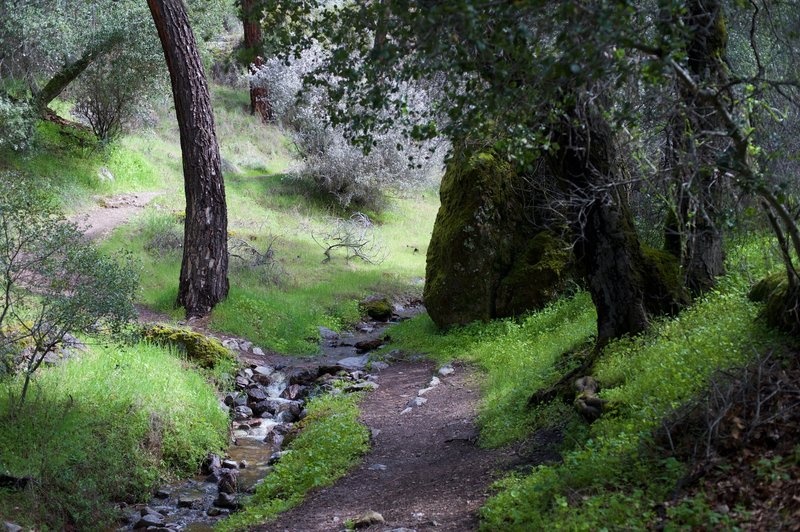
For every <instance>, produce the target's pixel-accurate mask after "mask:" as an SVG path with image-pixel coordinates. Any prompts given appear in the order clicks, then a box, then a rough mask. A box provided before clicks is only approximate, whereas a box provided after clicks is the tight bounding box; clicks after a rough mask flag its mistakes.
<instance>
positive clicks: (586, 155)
mask: <svg viewBox="0 0 800 532" xmlns="http://www.w3.org/2000/svg"><path fill="white" fill-rule="evenodd" d="M574 99H575V100H576V101H577V102H578V103H576V104H575V105H574V106H572V107H571V109H570V110H569V112H568V113H567V115H568V116H566V117H565V118H564V119H563V120H562V121H561V123H560V124H558V125H557V126H556V128H555V129H554V131H553V136H554V140H555V141H556V142H557V143H558V146H559V149H558V150H556V151H555V152H554V153H551V154H550V156H549V160H548V165H549V167H550V169H551V171H552V172H553V174H554V175H555V176H556V177H557V178H558V179H559V181H560V182H561V186H562V187H563V189H564V191H565V193H566V194H567V195H568V197H569V198H570V203H571V204H572V208H573V210H574V212H573V214H572V218H573V220H574V222H573V232H574V234H575V238H576V245H575V256H576V260H577V261H578V263H579V265H580V267H581V270H582V273H583V275H584V276H585V277H586V280H587V281H588V288H589V292H590V293H591V295H592V301H593V302H594V304H595V306H596V307H597V343H598V345H600V346H602V345H604V344H605V343H606V342H607V341H608V340H610V339H612V338H616V337H619V336H622V335H624V334H636V333H639V332H641V331H643V330H644V329H645V328H646V327H647V325H648V323H649V320H648V316H649V314H650V312H649V309H648V300H649V297H648V295H647V294H646V291H648V290H649V291H657V288H656V287H652V286H646V276H645V273H644V272H645V269H646V266H645V258H644V255H643V253H642V249H641V246H640V244H639V238H638V236H637V234H636V230H635V229H634V225H633V215H632V213H631V211H630V209H629V207H628V199H627V195H626V194H625V193H624V190H623V189H622V185H620V183H622V182H623V181H624V179H623V178H622V176H621V175H620V167H619V162H618V157H617V152H616V150H617V148H616V141H615V139H614V135H613V132H612V131H611V128H610V127H609V125H608V123H607V122H606V121H605V119H603V117H602V114H601V112H600V110H599V109H597V108H596V107H595V106H594V104H591V103H589V102H588V101H587V99H586V98H581V97H580V95H577V94H576V95H575V96H574Z"/></svg>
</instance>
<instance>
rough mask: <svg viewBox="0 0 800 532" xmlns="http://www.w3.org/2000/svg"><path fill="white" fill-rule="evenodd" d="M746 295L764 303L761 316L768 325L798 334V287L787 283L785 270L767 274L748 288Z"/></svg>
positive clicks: (799, 312) (799, 288)
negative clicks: (748, 291)
mask: <svg viewBox="0 0 800 532" xmlns="http://www.w3.org/2000/svg"><path fill="white" fill-rule="evenodd" d="M748 297H749V298H750V299H751V300H752V301H756V302H761V303H766V306H765V307H764V311H763V316H764V317H765V318H766V320H767V323H768V324H769V325H770V326H772V327H775V328H777V329H780V330H782V331H785V332H788V333H790V334H793V335H795V336H797V335H800V287H798V286H792V284H791V283H789V278H788V276H787V275H786V272H778V273H773V274H770V275H767V276H766V277H765V278H763V279H761V280H760V281H759V282H757V283H756V284H755V285H754V286H753V288H752V289H750V293H749V294H748Z"/></svg>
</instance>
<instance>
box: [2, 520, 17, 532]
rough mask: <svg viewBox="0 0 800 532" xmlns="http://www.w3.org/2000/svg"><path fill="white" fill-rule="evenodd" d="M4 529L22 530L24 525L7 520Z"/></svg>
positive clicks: (9, 531)
mask: <svg viewBox="0 0 800 532" xmlns="http://www.w3.org/2000/svg"><path fill="white" fill-rule="evenodd" d="M3 530H5V532H20V531H21V530H22V527H21V526H19V525H18V524H16V523H12V522H11V521H6V522H4V523H3Z"/></svg>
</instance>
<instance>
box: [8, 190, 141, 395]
mask: <svg viewBox="0 0 800 532" xmlns="http://www.w3.org/2000/svg"><path fill="white" fill-rule="evenodd" d="M28 186H30V184H29V183H27V182H26V181H25V180H24V179H20V180H19V181H17V182H16V183H10V184H3V186H2V188H0V286H2V292H0V299H1V301H0V344H2V346H3V347H8V346H13V345H23V343H25V342H27V343H29V344H30V349H29V352H28V353H27V354H26V360H25V364H24V368H25V369H24V376H25V380H24V385H23V387H22V391H21V394H20V397H19V399H18V401H19V404H20V405H22V403H23V402H24V400H25V395H26V392H27V390H28V384H29V381H30V379H31V377H32V376H33V373H34V372H35V371H36V370H37V369H38V368H39V366H40V365H41V364H42V362H43V361H44V359H45V357H46V356H47V355H48V354H49V353H50V352H52V351H53V350H54V349H55V348H56V346H58V345H59V344H60V343H61V342H62V340H63V339H64V337H65V336H66V335H67V334H69V333H79V332H86V331H90V330H92V331H93V330H97V329H98V328H100V327H103V326H109V327H111V328H112V329H117V328H119V327H120V326H121V325H122V324H124V323H125V322H126V321H128V320H130V319H131V318H132V317H133V316H134V314H135V311H134V308H133V298H134V296H135V292H136V288H137V286H138V277H137V275H136V273H135V272H134V270H133V268H132V266H131V264H125V263H124V262H120V260H123V261H124V258H122V259H120V258H118V257H108V256H105V255H103V254H102V253H100V252H99V251H98V250H97V249H96V248H95V247H94V246H93V245H92V244H91V243H89V242H87V241H85V239H84V238H83V235H82V233H81V232H80V231H79V230H78V229H77V227H76V226H75V225H74V224H71V223H68V222H67V221H66V220H65V219H64V218H63V216H62V215H61V214H60V213H59V212H58V211H57V210H55V209H54V208H53V207H52V205H51V204H50V202H49V201H48V200H47V199H46V197H45V196H44V195H42V194H40V193H37V192H35V191H31V190H29V189H28V188H27V187H28Z"/></svg>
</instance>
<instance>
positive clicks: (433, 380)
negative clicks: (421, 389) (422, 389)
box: [428, 377, 442, 388]
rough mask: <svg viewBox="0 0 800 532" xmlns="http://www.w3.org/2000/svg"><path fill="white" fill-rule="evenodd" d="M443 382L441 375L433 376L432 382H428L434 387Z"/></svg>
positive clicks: (430, 386)
mask: <svg viewBox="0 0 800 532" xmlns="http://www.w3.org/2000/svg"><path fill="white" fill-rule="evenodd" d="M441 383H442V380H441V379H440V378H439V377H431V382H429V383H428V387H429V388H433V387H435V386H439V385H440V384H441Z"/></svg>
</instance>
